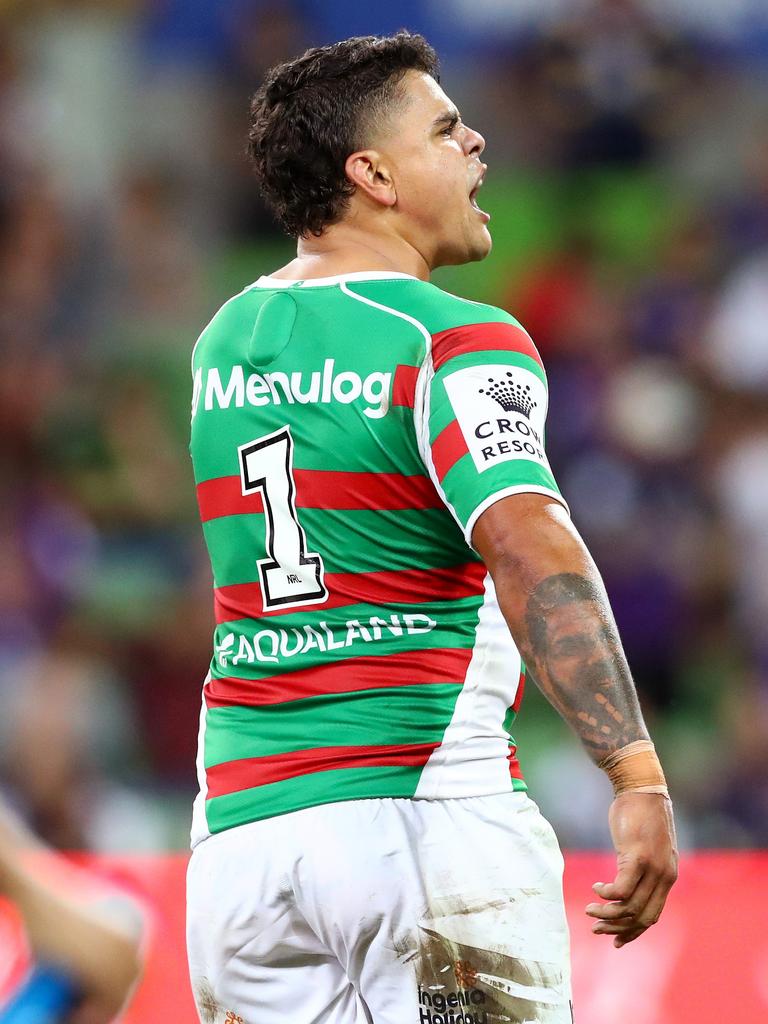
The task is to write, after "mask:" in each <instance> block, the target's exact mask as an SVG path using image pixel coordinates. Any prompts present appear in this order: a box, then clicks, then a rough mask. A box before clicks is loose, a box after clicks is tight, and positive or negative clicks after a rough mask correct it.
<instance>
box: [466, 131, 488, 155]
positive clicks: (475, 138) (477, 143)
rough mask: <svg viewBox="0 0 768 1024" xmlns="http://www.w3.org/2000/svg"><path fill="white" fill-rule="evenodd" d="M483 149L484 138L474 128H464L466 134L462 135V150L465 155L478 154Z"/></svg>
mask: <svg viewBox="0 0 768 1024" xmlns="http://www.w3.org/2000/svg"><path fill="white" fill-rule="evenodd" d="M484 149H485V139H484V138H483V136H482V135H481V134H480V132H476V131H475V129H474V128H469V127H467V128H466V134H465V136H464V151H465V152H466V154H467V156H480V154H481V153H482V152H483V150H484Z"/></svg>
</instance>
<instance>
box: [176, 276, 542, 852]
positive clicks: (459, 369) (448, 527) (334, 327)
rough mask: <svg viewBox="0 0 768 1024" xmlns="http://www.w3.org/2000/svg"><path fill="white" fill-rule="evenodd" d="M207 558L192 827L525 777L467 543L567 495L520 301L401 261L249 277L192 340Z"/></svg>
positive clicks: (504, 663)
mask: <svg viewBox="0 0 768 1024" xmlns="http://www.w3.org/2000/svg"><path fill="white" fill-rule="evenodd" d="M192 374H193V399H192V435H191V444H190V450H191V453H192V461H193V465H194V471H195V480H196V485H197V497H198V503H199V507H200V514H201V518H202V522H203V530H204V533H205V539H206V543H207V546H208V551H209V553H210V557H211V564H212V568H213V577H214V600H215V610H216V622H217V626H216V632H215V636H214V655H213V660H212V662H211V669H210V674H209V676H208V678H207V680H206V682H205V685H204V692H203V708H202V714H201V728H200V746H199V755H198V775H199V781H200V795H199V797H198V799H197V801H196V805H195V815H194V823H193V843H196V842H198V841H200V839H202V838H205V836H207V835H209V834H210V833H212V832H219V831H222V830H223V829H226V828H231V827H233V826H236V825H240V824H244V823H246V822H249V821H254V820H257V819H260V818H265V817H269V816H271V815H275V814H282V813H285V812H287V811H292V810H298V809H300V808H302V807H308V806H311V805H315V804H320V803H327V802H330V801H336V800H350V799H360V798H367V797H382V796H385V797H410V798H416V799H419V798H423V799H437V798H443V797H458V796H472V795H484V794H491V793H498V792H504V791H507V790H509V789H510V788H513V789H524V788H525V783H524V782H523V780H522V776H521V773H520V770H519V766H518V762H517V759H516V756H515V745H514V741H513V740H512V738H511V735H510V732H509V729H510V726H511V724H512V721H513V719H514V716H515V712H516V710H517V708H518V706H519V702H520V699H521V697H522V683H523V676H524V669H523V666H522V663H521V659H520V655H519V653H518V651H517V649H516V647H515V645H514V643H513V641H512V638H511V637H510V635H509V631H508V629H507V627H506V624H505V622H504V620H503V618H502V616H501V614H500V611H499V608H498V603H497V601H496V598H495V594H494V590H493V584H492V581H491V579H490V577H489V575H488V574H487V573H486V570H485V566H484V565H483V563H482V561H481V560H480V558H479V557H478V555H477V554H476V552H475V551H474V550H473V549H472V547H471V536H472V529H473V527H474V524H475V522H476V520H477V518H478V516H479V515H480V514H481V513H482V512H483V510H484V509H486V508H487V507H488V506H489V505H491V504H492V503H493V502H495V501H497V500H499V499H500V498H501V497H503V496H505V495H508V494H514V493H518V492H530V491H534V492H541V493H543V494H547V495H550V496H552V497H553V498H555V499H557V500H558V501H562V498H561V497H560V494H559V491H558V489H557V485H556V484H555V481H554V478H553V476H552V472H551V470H550V467H549V463H548V462H547V458H546V454H545V449H544V424H545V419H546V411H547V385H546V377H545V374H544V369H543V367H542V364H541V359H540V358H539V355H538V353H537V351H536V349H535V347H534V345H533V343H532V341H531V339H530V338H529V336H528V335H527V334H526V332H525V331H524V330H523V328H522V327H521V326H520V325H519V324H518V323H517V321H516V320H515V319H514V318H513V317H511V316H509V314H507V313H505V312H503V311H502V310H500V309H496V308H494V307H492V306H486V305H481V304H478V303H474V302H469V301H467V300H464V299H460V298H457V297H456V296H454V295H450V294H448V293H446V292H444V291H441V290H440V289H439V288H437V287H435V286H434V285H432V284H429V283H426V282H423V281H419V280H417V279H416V278H413V277H409V276H407V275H403V274H391V273H362V274H347V275H344V276H342V277H338V278H324V279H318V280H313V281H303V282H301V281H300V282H287V281H281V280H278V279H274V278H267V277H265V278H260V279H259V280H258V281H257V282H256V283H255V284H253V285H251V286H250V287H248V288H246V289H245V290H244V291H243V292H241V293H240V294H239V295H236V296H235V297H234V298H233V299H230V301H229V302H227V303H226V304H225V305H224V306H223V307H222V309H221V310H220V311H219V312H218V313H217V314H216V316H215V317H214V319H213V321H212V322H211V323H210V324H209V325H208V327H207V328H206V329H205V331H204V332H203V334H202V335H201V337H200V340H199V341H198V344H197V345H196V347H195V351H194V354H193V358H192Z"/></svg>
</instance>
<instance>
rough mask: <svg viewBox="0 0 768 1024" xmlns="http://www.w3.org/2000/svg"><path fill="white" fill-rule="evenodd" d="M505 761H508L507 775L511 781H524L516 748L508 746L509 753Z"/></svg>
mask: <svg viewBox="0 0 768 1024" xmlns="http://www.w3.org/2000/svg"><path fill="white" fill-rule="evenodd" d="M507 761H509V774H510V775H511V776H512V778H513V779H521V780H522V781H525V776H524V775H523V769H522V768H521V767H520V762H519V761H518V759H517V747H516V746H510V748H509V753H508V754H507Z"/></svg>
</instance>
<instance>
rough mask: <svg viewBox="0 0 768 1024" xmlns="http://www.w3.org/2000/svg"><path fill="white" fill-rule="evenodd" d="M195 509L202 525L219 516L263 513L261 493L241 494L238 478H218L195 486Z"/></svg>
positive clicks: (241, 487)
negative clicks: (198, 513)
mask: <svg viewBox="0 0 768 1024" xmlns="http://www.w3.org/2000/svg"><path fill="white" fill-rule="evenodd" d="M197 507H198V508H199V509H200V518H201V520H202V521H203V522H204V523H207V522H208V521H209V520H210V519H219V518H221V516H236V515H242V514H244V513H246V512H263V511H264V502H263V501H262V498H261V491H251V493H250V494H243V485H242V481H241V480H240V477H239V476H219V477H216V478H215V479H214V480H204V481H203V482H202V483H201V484H198V485H197Z"/></svg>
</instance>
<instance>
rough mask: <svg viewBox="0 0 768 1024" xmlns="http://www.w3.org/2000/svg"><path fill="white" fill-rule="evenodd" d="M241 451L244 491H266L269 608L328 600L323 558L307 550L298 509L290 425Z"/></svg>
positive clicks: (263, 565)
mask: <svg viewBox="0 0 768 1024" xmlns="http://www.w3.org/2000/svg"><path fill="white" fill-rule="evenodd" d="M237 451H238V454H239V456H240V478H241V481H242V485H243V494H252V493H253V492H254V491H261V496H262V499H263V501H264V512H265V515H266V527H267V535H266V546H267V554H268V556H269V557H268V558H262V559H260V560H259V562H258V567H259V578H260V580H261V591H262V594H263V597H264V608H265V609H269V608H290V607H298V606H299V605H305V604H319V603H321V602H322V601H326V600H327V599H328V590H327V589H326V586H325V583H324V581H323V576H324V572H325V568H324V566H323V560H322V558H321V557H320V555H318V554H314V553H312V552H308V551H307V538H306V535H305V533H304V530H303V529H302V527H301V524H300V523H299V520H298V516H297V515H296V501H295V498H296V484H295V482H294V479H293V438H292V437H291V431H290V428H289V427H288V426H285V427H282V428H281V429H280V430H276V431H275V432H274V433H273V434H265V435H264V437H257V438H256V440H255V441H249V442H248V444H244V445H240V447H239V448H238V449H237Z"/></svg>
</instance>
